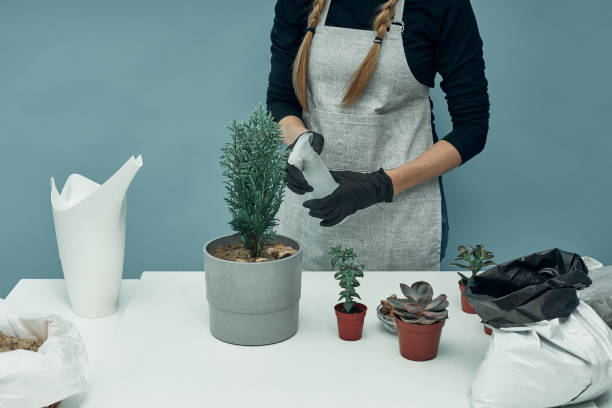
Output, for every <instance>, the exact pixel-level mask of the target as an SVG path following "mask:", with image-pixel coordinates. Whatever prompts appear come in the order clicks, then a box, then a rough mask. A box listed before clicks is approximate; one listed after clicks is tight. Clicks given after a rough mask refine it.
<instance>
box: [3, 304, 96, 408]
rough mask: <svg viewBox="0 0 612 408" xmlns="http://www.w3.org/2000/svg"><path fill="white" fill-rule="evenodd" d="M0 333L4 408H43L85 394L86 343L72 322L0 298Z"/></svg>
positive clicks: (86, 370)
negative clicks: (17, 306)
mask: <svg viewBox="0 0 612 408" xmlns="http://www.w3.org/2000/svg"><path fill="white" fill-rule="evenodd" d="M0 333H2V334H3V336H2V338H3V344H0V407H2V408H5V407H6V408H40V407H43V406H48V405H51V404H55V403H56V402H59V401H61V400H63V399H65V398H68V397H70V396H73V395H76V394H79V393H82V392H84V391H85V390H86V388H87V381H88V377H89V368H88V362H87V353H86V351H85V344H84V343H83V340H82V339H81V336H80V334H79V332H78V330H77V328H76V326H74V324H72V323H71V322H70V321H68V320H64V319H62V318H61V317H59V316H56V315H51V314H41V313H33V312H29V311H24V310H20V309H18V308H15V307H9V305H8V303H7V302H6V301H4V300H3V299H0ZM39 343H42V345H40V348H38V344H39ZM33 344H35V346H33ZM34 349H37V351H34Z"/></svg>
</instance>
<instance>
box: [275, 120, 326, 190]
mask: <svg viewBox="0 0 612 408" xmlns="http://www.w3.org/2000/svg"><path fill="white" fill-rule="evenodd" d="M311 133H312V141H311V143H310V145H311V146H312V148H313V150H314V151H315V152H317V153H318V154H321V152H322V151H323V144H324V139H323V136H322V135H320V134H318V133H316V132H311V131H307V132H304V133H301V134H300V135H299V136H298V137H297V138H296V139H295V140H294V141H293V143H291V144H290V145H289V146H287V149H293V146H295V143H296V142H297V141H298V139H299V138H300V137H302V136H303V137H308V136H309V134H311ZM285 182H286V183H287V187H289V190H291V191H293V192H294V193H295V194H300V195H302V194H304V193H307V192H310V191H312V190H313V189H312V186H311V185H310V184H308V182H307V181H306V178H304V173H302V170H300V169H298V168H297V167H295V166H294V165H293V164H289V163H287V166H286V167H285Z"/></svg>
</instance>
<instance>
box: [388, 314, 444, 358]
mask: <svg viewBox="0 0 612 408" xmlns="http://www.w3.org/2000/svg"><path fill="white" fill-rule="evenodd" d="M395 324H396V325H397V331H398V338H399V346H400V354H401V355H402V357H404V358H407V359H408V360H413V361H425V360H431V359H432V358H435V357H436V355H437V354H438V346H439V345H440V337H441V335H442V327H444V320H443V321H441V322H438V323H434V324H413V323H406V322H404V321H402V320H400V319H399V318H398V317H397V316H396V317H395Z"/></svg>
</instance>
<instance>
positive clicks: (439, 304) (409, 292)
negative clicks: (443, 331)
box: [387, 281, 448, 324]
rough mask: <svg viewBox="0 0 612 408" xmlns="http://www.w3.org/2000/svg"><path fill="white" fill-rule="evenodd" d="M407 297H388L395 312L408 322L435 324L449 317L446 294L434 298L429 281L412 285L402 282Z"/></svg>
mask: <svg viewBox="0 0 612 408" xmlns="http://www.w3.org/2000/svg"><path fill="white" fill-rule="evenodd" d="M400 288H401V289H402V293H403V294H404V296H406V298H405V299H400V298H394V297H388V298H387V302H389V304H390V305H391V307H392V308H393V312H394V314H395V315H396V316H397V317H398V318H399V319H401V320H402V321H404V322H406V323H414V324H434V323H438V322H440V321H442V320H445V319H447V318H448V310H446V308H447V307H448V301H447V300H446V295H439V296H438V297H437V298H435V299H434V298H433V289H432V287H431V285H430V284H429V283H427V282H423V281H419V282H415V283H413V284H412V285H411V286H408V285H406V284H403V283H400Z"/></svg>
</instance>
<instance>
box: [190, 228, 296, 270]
mask: <svg viewBox="0 0 612 408" xmlns="http://www.w3.org/2000/svg"><path fill="white" fill-rule="evenodd" d="M228 237H237V238H238V239H240V235H239V234H228V235H223V236H220V237H216V238H213V239H210V240H209V241H207V242H206V243H205V244H204V246H203V248H202V251H203V252H204V254H205V255H208V256H211V257H213V258H215V260H217V261H219V262H227V263H229V264H232V265H233V264H237V263H244V264H256V265H265V264H269V263H276V262H283V261H287V260H288V259H292V258H293V257H294V256H296V255H301V254H302V244H301V243H300V242H299V241H298V240H297V239H295V238H291V237H288V236H286V235H281V234H276V237H281V238H285V239H288V240H291V241H293V242H295V243H296V244H297V246H298V247H297V251H296V252H295V254H293V255H291V256H288V257H286V258H283V259H274V260H270V261H266V262H236V261H228V260H227V259H223V258H218V257H216V256H214V255H213V254H211V253H210V252H208V247H209V246H210V245H211V244H212V243H213V242H215V241H217V240H220V239H223V238H228Z"/></svg>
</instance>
